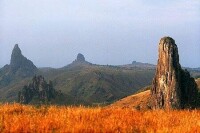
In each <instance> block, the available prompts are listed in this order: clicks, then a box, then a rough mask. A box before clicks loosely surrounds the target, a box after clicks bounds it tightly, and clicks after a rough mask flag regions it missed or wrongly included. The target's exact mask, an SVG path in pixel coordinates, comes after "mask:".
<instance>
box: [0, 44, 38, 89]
mask: <svg viewBox="0 0 200 133" xmlns="http://www.w3.org/2000/svg"><path fill="white" fill-rule="evenodd" d="M37 71H38V69H37V67H36V66H35V65H34V64H33V62H32V61H30V60H28V59H27V58H26V57H24V56H23V55H22V52H21V50H20V48H19V46H18V44H16V45H15V47H14V49H13V51H12V55H11V60H10V64H9V65H5V66H4V67H3V68H2V69H0V88H2V87H5V86H8V85H10V84H12V83H14V82H16V81H20V80H22V79H25V78H27V77H31V76H33V75H34V74H35V73H36V72H37Z"/></svg>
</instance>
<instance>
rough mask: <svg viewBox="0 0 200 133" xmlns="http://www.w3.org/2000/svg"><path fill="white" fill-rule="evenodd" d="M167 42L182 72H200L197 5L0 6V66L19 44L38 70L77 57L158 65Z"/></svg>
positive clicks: (192, 0) (27, 1)
mask: <svg viewBox="0 0 200 133" xmlns="http://www.w3.org/2000/svg"><path fill="white" fill-rule="evenodd" d="M163 36H171V37H173V38H174V39H175V41H176V44H177V45H178V47H179V55H180V61H181V65H182V66H189V67H200V0H173V1H172V0H162V1H161V0H0V66H1V67H2V66H3V65H5V64H8V63H9V62H10V55H11V51H12V49H13V47H14V45H15V44H16V43H18V44H19V46H20V48H21V50H22V52H23V55H25V56H26V57H27V58H28V59H30V60H32V61H33V63H34V64H35V65H36V66H38V67H46V66H50V67H62V66H65V65H67V64H69V63H71V62H72V61H73V60H74V59H75V58H76V55H77V54H78V53H82V54H84V55H85V58H86V60H87V61H89V62H92V63H95V64H111V65H120V64H129V63H131V62H132V61H133V60H135V61H140V62H148V63H154V64H156V62H157V49H158V42H159V40H160V38H161V37H163Z"/></svg>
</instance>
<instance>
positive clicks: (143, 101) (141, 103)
mask: <svg viewBox="0 0 200 133" xmlns="http://www.w3.org/2000/svg"><path fill="white" fill-rule="evenodd" d="M149 99H150V90H147V91H144V92H140V93H138V94H134V95H131V96H128V97H125V98H123V99H120V100H119V101H117V102H115V103H113V104H111V105H109V107H115V108H116V107H117V108H137V109H141V110H147V109H148V105H149V101H150V100H149Z"/></svg>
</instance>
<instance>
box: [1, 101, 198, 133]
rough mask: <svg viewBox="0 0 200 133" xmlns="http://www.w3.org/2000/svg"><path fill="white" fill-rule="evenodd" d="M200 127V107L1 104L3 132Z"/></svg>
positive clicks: (182, 131)
mask: <svg viewBox="0 0 200 133" xmlns="http://www.w3.org/2000/svg"><path fill="white" fill-rule="evenodd" d="M199 131H200V111H199V110H181V111H177V110H174V111H165V110H156V111H136V110H133V109H121V108H86V107H65V106H60V107H57V106H48V107H47V106H41V107H34V106H25V105H20V104H4V105H0V132H41V133H42V132H93V133H95V132H96V133H99V132H148V133H149V132H162V133H163V132H170V133H173V132H174V133H177V132H180V133H188V132H191V133H195V132H199Z"/></svg>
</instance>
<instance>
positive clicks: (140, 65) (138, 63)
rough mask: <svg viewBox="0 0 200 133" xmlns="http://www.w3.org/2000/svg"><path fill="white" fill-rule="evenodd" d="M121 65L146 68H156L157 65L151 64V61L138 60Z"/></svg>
mask: <svg viewBox="0 0 200 133" xmlns="http://www.w3.org/2000/svg"><path fill="white" fill-rule="evenodd" d="M121 67H126V68H133V67H137V68H143V69H144V68H145V69H156V65H153V64H149V63H142V62H137V61H133V62H132V64H127V65H122V66H121Z"/></svg>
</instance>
